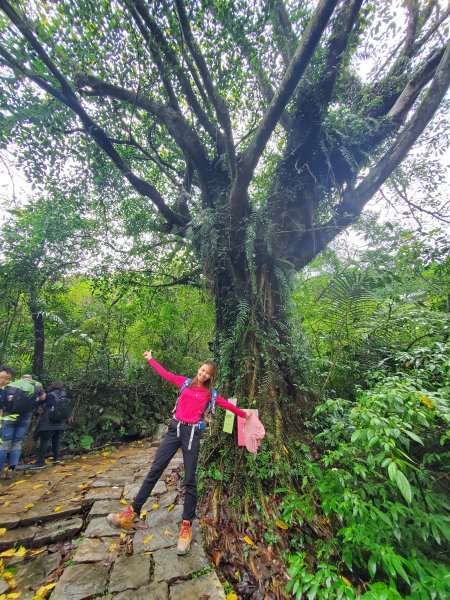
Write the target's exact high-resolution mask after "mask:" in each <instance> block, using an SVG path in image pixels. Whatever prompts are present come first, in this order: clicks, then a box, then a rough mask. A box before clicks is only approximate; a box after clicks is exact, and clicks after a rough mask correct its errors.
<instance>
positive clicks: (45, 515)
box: [21, 503, 82, 525]
mask: <svg viewBox="0 0 450 600" xmlns="http://www.w3.org/2000/svg"><path fill="white" fill-rule="evenodd" d="M59 506H61V505H53V504H48V503H46V504H43V505H41V506H38V507H36V508H33V509H32V510H30V511H28V512H27V513H26V514H25V515H24V516H23V517H22V521H21V525H33V524H35V523H46V522H47V521H55V520H56V519H61V517H63V518H64V517H65V518H67V517H71V516H72V515H76V514H78V513H80V512H81V511H82V507H81V504H78V505H73V506H61V510H57V511H56V512H55V508H58V507H59Z"/></svg>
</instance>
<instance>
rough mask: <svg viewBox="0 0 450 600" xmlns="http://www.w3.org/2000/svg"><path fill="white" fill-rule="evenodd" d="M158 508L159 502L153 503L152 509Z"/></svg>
mask: <svg viewBox="0 0 450 600" xmlns="http://www.w3.org/2000/svg"><path fill="white" fill-rule="evenodd" d="M157 508H159V504H156V502H155V504H152V510H156V509H157Z"/></svg>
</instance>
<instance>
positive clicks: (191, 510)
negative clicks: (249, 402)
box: [107, 350, 252, 555]
mask: <svg viewBox="0 0 450 600" xmlns="http://www.w3.org/2000/svg"><path fill="white" fill-rule="evenodd" d="M144 357H145V358H146V359H147V361H148V363H149V365H150V366H151V367H153V368H154V369H155V371H156V372H157V373H158V374H159V375H161V377H163V378H164V379H166V380H167V381H169V382H170V383H173V384H175V385H176V386H178V387H179V388H180V389H181V393H180V395H179V397H178V400H177V404H176V406H175V410H174V416H173V419H172V421H171V423H170V425H169V429H168V431H167V434H166V435H165V437H164V439H163V440H162V442H161V445H160V446H159V448H158V451H157V452H156V456H155V460H154V461H153V464H152V467H151V469H150V471H149V472H148V474H147V476H146V478H145V479H144V481H143V483H142V485H141V488H140V490H139V492H138V493H137V496H136V498H135V499H134V500H133V502H132V504H131V505H130V506H129V507H128V508H127V509H126V510H125V511H124V512H122V513H111V514H109V515H108V516H107V520H108V523H109V524H110V525H111V526H112V527H114V528H116V529H120V530H121V531H124V532H126V533H128V532H129V531H131V530H132V529H133V527H134V521H135V519H136V518H137V517H138V516H139V514H140V512H141V509H142V506H143V505H144V503H145V502H146V500H147V499H148V497H149V496H150V494H151V492H152V490H153V488H154V486H155V484H156V482H157V481H158V480H159V478H160V477H161V475H162V473H163V472H164V469H165V468H166V467H167V465H168V464H169V462H170V461H171V459H172V457H173V456H174V454H175V453H176V451H177V450H178V449H179V448H180V447H181V450H182V452H183V461H184V471H185V476H184V485H185V487H186V494H185V499H184V508H183V521H182V524H181V528H180V537H179V540H178V547H177V554H180V555H181V554H186V553H187V552H188V551H189V548H190V546H191V540H192V521H193V520H194V517H195V509H196V506H197V480H196V476H195V472H196V469H197V461H198V455H199V450H200V439H201V435H202V429H203V428H204V423H203V415H204V413H205V411H206V409H207V407H208V405H209V403H210V402H211V400H212V398H213V395H214V400H215V402H216V403H217V404H218V405H219V406H221V407H222V408H225V409H227V410H231V411H232V412H233V413H235V414H236V415H238V416H240V417H243V418H248V417H249V416H250V415H251V414H252V411H251V410H246V411H244V410H241V409H240V408H237V407H236V406H234V405H233V404H231V403H230V402H228V401H227V400H225V398H222V397H221V396H219V395H217V394H216V393H214V391H213V381H214V377H215V375H216V366H215V364H214V363H213V362H212V361H209V360H208V361H205V362H204V363H202V364H201V365H200V367H199V368H198V371H197V375H196V376H195V377H194V378H193V379H192V380H190V379H186V377H183V376H182V375H174V374H173V373H169V371H166V370H165V369H164V368H163V367H162V366H161V365H160V364H158V363H157V362H156V360H155V359H154V358H153V357H152V353H151V351H150V350H148V351H147V352H144Z"/></svg>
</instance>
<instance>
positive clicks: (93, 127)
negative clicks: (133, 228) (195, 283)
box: [0, 32, 187, 226]
mask: <svg viewBox="0 0 450 600" xmlns="http://www.w3.org/2000/svg"><path fill="white" fill-rule="evenodd" d="M29 34H31V32H29ZM31 35H32V34H31ZM32 37H33V38H34V36H32ZM34 45H35V46H38V45H39V44H38V42H37V40H34ZM0 56H2V57H3V58H4V59H5V64H7V66H9V67H10V68H13V69H17V70H19V71H20V72H21V73H23V74H24V75H26V76H27V77H29V78H30V79H31V80H32V81H34V82H35V83H36V84H37V85H39V86H40V87H41V88H42V89H44V90H45V91H46V92H48V93H49V94H51V95H52V96H54V97H55V98H57V99H58V100H59V101H60V102H62V103H63V104H65V106H67V107H68V108H70V109H71V110H72V111H73V112H74V113H75V114H76V115H77V116H78V117H79V118H80V120H81V122H82V124H83V127H84V130H85V131H86V132H87V133H88V134H89V135H90V136H91V137H92V138H93V140H94V141H95V142H96V143H97V145H98V146H99V147H100V148H102V150H103V151H104V152H105V153H106V154H108V156H109V157H110V158H111V160H112V161H113V163H114V164H115V165H116V167H117V168H118V169H119V170H120V171H121V172H122V173H123V174H124V175H125V177H126V179H127V180H128V181H129V182H130V183H131V185H132V186H133V187H134V188H135V189H136V190H137V191H138V192H139V193H140V194H142V195H143V196H145V197H147V198H149V199H150V200H151V201H152V202H153V203H154V204H155V206H156V207H157V208H158V210H159V211H160V212H161V214H162V215H163V216H164V217H165V218H166V219H167V221H168V223H169V224H170V225H181V226H184V225H185V224H186V223H187V219H186V218H185V217H182V216H181V215H178V214H177V213H175V212H173V211H172V210H171V209H170V208H169V207H168V206H167V205H166V204H165V202H164V200H163V198H162V196H161V194H160V193H159V192H158V190H157V189H156V188H155V187H154V186H153V185H151V184H149V183H148V182H146V181H144V180H143V179H141V178H139V177H138V176H137V175H135V174H134V173H133V172H132V171H131V168H130V167H129V165H128V164H127V163H126V162H125V161H124V160H123V158H122V157H121V156H120V154H119V153H118V152H117V151H116V149H115V148H114V146H113V144H112V143H111V141H110V140H109V138H108V136H107V134H106V132H105V131H104V130H103V129H102V128H101V127H100V126H99V125H97V124H96V123H95V122H94V121H93V120H92V119H91V117H90V116H89V115H88V114H87V113H86V111H85V110H84V108H83V107H82V106H81V104H80V103H79V101H78V99H77V97H76V96H75V94H74V92H73V91H72V90H71V91H70V94H68V95H66V93H65V91H62V90H58V89H56V88H54V87H53V86H51V85H50V84H48V83H47V82H46V81H45V80H44V79H42V78H41V77H39V76H37V75H34V74H33V73H30V72H29V71H28V70H27V69H26V68H25V67H24V66H23V65H21V64H20V63H19V62H18V61H17V60H16V59H14V57H12V56H11V55H10V54H9V53H8V52H7V51H6V50H5V49H4V48H2V47H0ZM53 71H57V68H56V65H53Z"/></svg>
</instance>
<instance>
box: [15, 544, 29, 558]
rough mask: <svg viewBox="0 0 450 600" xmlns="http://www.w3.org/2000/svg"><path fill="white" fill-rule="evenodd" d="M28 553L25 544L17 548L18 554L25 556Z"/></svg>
mask: <svg viewBox="0 0 450 600" xmlns="http://www.w3.org/2000/svg"><path fill="white" fill-rule="evenodd" d="M26 553H27V549H26V548H24V546H19V548H18V549H17V550H16V556H25V554H26Z"/></svg>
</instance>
